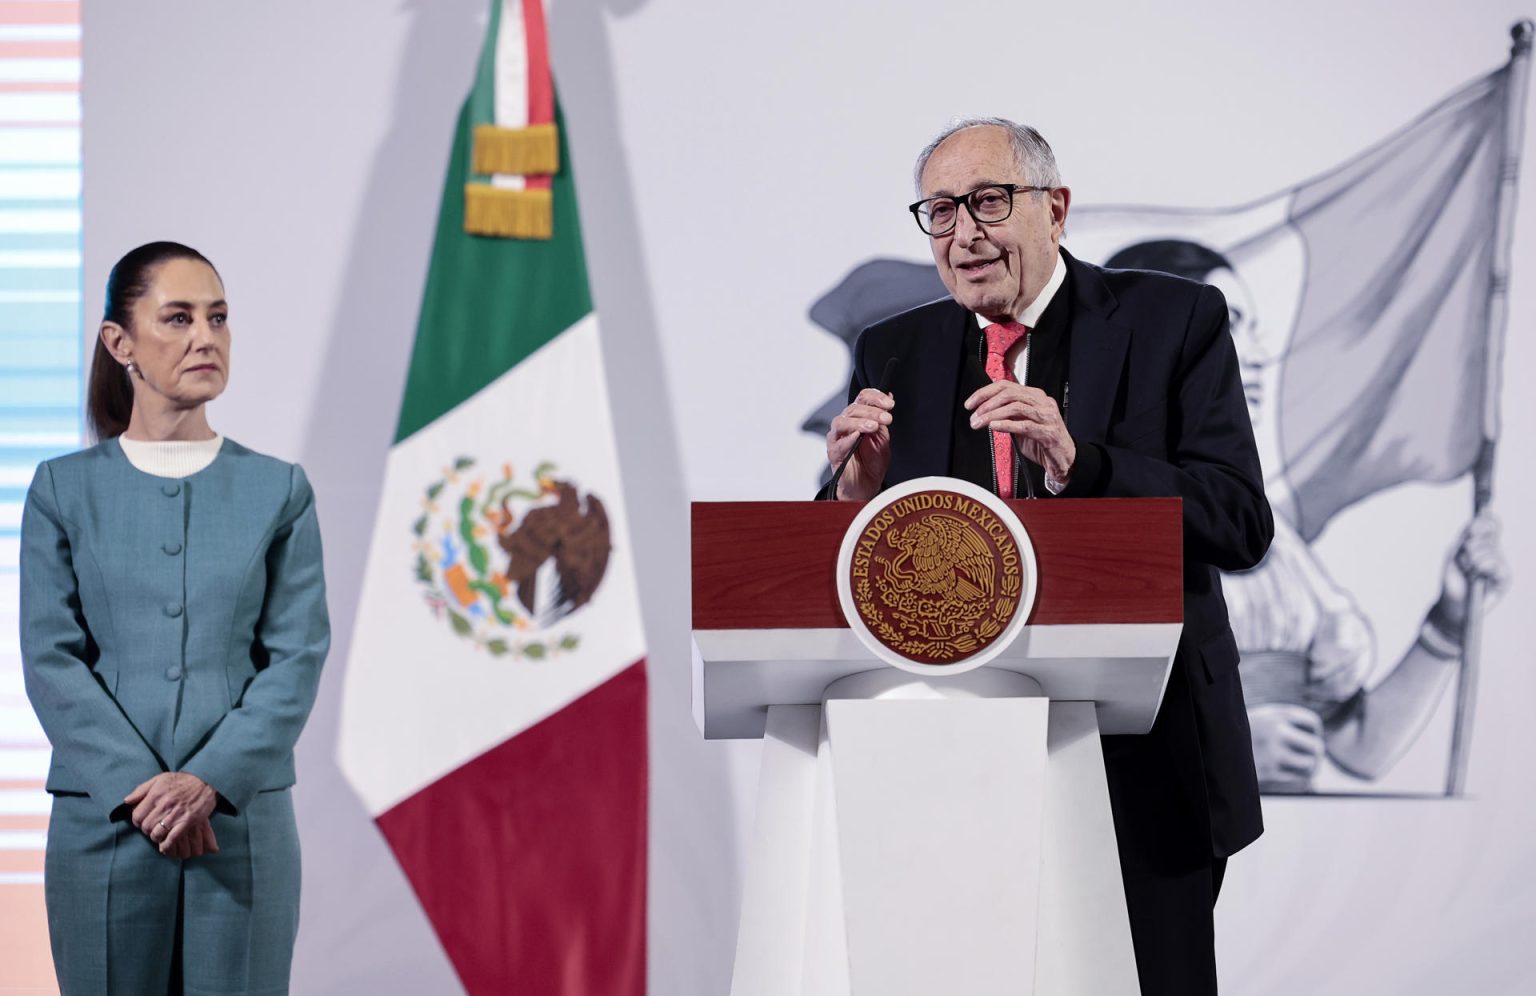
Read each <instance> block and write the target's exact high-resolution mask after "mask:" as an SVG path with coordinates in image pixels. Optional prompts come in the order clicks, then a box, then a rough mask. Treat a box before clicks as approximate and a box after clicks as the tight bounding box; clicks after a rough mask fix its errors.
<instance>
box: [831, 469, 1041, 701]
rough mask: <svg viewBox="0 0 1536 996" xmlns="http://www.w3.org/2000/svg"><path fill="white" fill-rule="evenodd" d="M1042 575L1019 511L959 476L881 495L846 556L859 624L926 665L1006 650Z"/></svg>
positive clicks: (852, 620)
mask: <svg viewBox="0 0 1536 996" xmlns="http://www.w3.org/2000/svg"><path fill="white" fill-rule="evenodd" d="M916 485H923V486H922V487H916ZM1034 580H1035V579H1034V553H1033V550H1032V549H1031V548H1030V546H1029V540H1028V536H1027V535H1026V534H1025V533H1024V529H1023V526H1022V525H1021V524H1020V523H1019V521H1018V518H1017V517H1016V516H1015V515H1014V514H1013V513H1012V511H1011V510H1009V509H1008V507H1007V506H1006V505H1005V504H1003V503H1002V502H1001V501H1000V500H999V499H997V498H996V496H994V495H991V494H989V493H987V492H984V491H982V490H981V489H979V488H975V487H973V486H972V485H969V484H967V483H966V482H963V481H956V480H951V479H949V478H927V479H925V480H923V481H916V482H910V483H909V484H908V485H905V486H903V487H901V488H898V489H895V490H893V491H891V492H887V493H886V494H884V495H882V496H881V497H880V498H878V499H876V501H874V502H871V503H870V505H869V506H867V507H866V508H865V509H864V510H863V512H861V513H860V515H859V517H858V518H857V519H856V520H855V521H854V524H853V526H852V527H850V529H849V532H848V534H847V536H846V538H845V540H844V544H843V556H842V557H841V558H840V559H839V578H838V585H839V591H840V593H842V592H846V594H845V595H844V598H843V601H844V614H845V615H847V616H848V620H849V625H850V626H852V627H853V628H854V630H855V631H856V632H858V633H859V634H860V636H862V637H864V638H865V639H866V642H869V641H871V640H872V641H873V643H874V646H872V647H871V649H876V650H877V653H879V652H880V651H881V650H883V651H884V652H883V653H879V655H880V656H882V657H884V658H885V659H887V660H889V661H890V662H891V663H894V664H897V665H898V666H902V664H903V663H910V664H917V665H923V666H924V667H922V668H921V670H925V671H931V670H934V669H935V666H939V667H940V668H941V669H943V670H962V669H965V668H962V667H960V665H963V664H967V663H969V664H970V666H978V665H979V664H980V663H985V659H989V658H990V657H991V656H993V654H986V652H987V651H988V650H989V649H995V650H996V651H1001V650H1002V649H1003V647H1004V646H1006V643H1007V641H1008V640H1011V638H1012V635H1013V633H1014V632H1016V630H1017V628H1018V627H1017V626H1016V625H1014V624H1015V621H1017V623H1018V624H1022V622H1023V619H1024V617H1025V616H1026V615H1028V612H1029V609H1030V607H1031V605H1032V604H1033V601H1034ZM850 609H851V610H852V611H851V612H850V611H849V610H850ZM1005 637H1006V639H1005ZM983 654H986V657H985V658H983V659H981V660H976V658H978V657H980V656H981V655H983Z"/></svg>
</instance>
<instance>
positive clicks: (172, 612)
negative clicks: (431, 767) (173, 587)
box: [165, 602, 181, 619]
mask: <svg viewBox="0 0 1536 996" xmlns="http://www.w3.org/2000/svg"><path fill="white" fill-rule="evenodd" d="M165 614H166V615H168V616H170V617H171V618H172V619H175V618H176V617H177V616H179V615H181V603H180V602H166V603H165Z"/></svg>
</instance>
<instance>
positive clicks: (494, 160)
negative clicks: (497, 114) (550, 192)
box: [473, 124, 560, 176]
mask: <svg viewBox="0 0 1536 996" xmlns="http://www.w3.org/2000/svg"><path fill="white" fill-rule="evenodd" d="M473 158H474V166H473V168H474V171H475V172H476V173H480V174H491V173H509V174H513V175H516V176H527V175H529V174H531V173H548V174H554V173H558V172H560V141H559V136H558V134H557V132H556V131H555V126H554V125H552V124H536V125H529V126H528V127H526V128H498V127H497V126H496V125H477V126H476V127H475V153H474V157H473Z"/></svg>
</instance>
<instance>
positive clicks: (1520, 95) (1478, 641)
mask: <svg viewBox="0 0 1536 996" xmlns="http://www.w3.org/2000/svg"><path fill="white" fill-rule="evenodd" d="M1533 33H1536V26H1533V25H1532V23H1531V21H1529V20H1521V21H1517V22H1515V24H1513V25H1512V26H1511V27H1510V29H1509V36H1510V38H1511V39H1512V40H1513V44H1512V45H1511V46H1510V49H1509V70H1508V71H1509V79H1508V81H1507V83H1506V84H1505V85H1506V90H1505V101H1504V168H1503V170H1502V171H1501V173H1500V177H1499V213H1498V219H1497V221H1496V222H1495V228H1494V241H1493V251H1494V259H1493V272H1492V273H1491V274H1490V277H1489V286H1488V366H1487V369H1486V371H1485V373H1484V381H1483V386H1484V390H1483V444H1482V447H1481V449H1480V450H1479V452H1478V455H1477V464H1476V466H1474V467H1473V468H1472V513H1473V515H1474V516H1475V515H1477V514H1478V513H1480V512H1482V511H1483V509H1485V508H1487V507H1488V505H1489V503H1490V502H1491V501H1492V500H1493V458H1494V451H1495V449H1496V447H1497V444H1498V438H1499V393H1500V391H1499V387H1500V373H1501V370H1502V368H1503V364H1504V329H1505V326H1506V325H1507V324H1508V322H1509V257H1510V244H1511V242H1512V241H1513V236H1514V231H1515V224H1514V222H1515V193H1516V186H1517V184H1518V182H1519V179H1520V143H1521V141H1522V139H1523V137H1524V134H1525V98H1526V91H1527V89H1528V88H1529V84H1530V76H1531V38H1532V34H1533ZM1487 596H1488V581H1487V579H1485V578H1474V577H1469V578H1468V579H1467V607H1466V617H1465V618H1464V619H1463V620H1462V630H1461V648H1462V649H1461V671H1460V673H1459V675H1458V677H1457V680H1456V725H1455V727H1454V728H1453V730H1452V733H1451V760H1450V768H1449V770H1448V771H1447V773H1446V781H1445V794H1446V795H1448V796H1460V795H1462V794H1463V793H1464V792H1465V791H1466V783H1467V755H1468V753H1469V747H1470V745H1471V742H1472V713H1473V709H1474V708H1475V707H1476V705H1477V677H1478V675H1477V671H1478V664H1479V662H1480V657H1481V654H1482V649H1483V606H1484V603H1485V601H1486V599H1487Z"/></svg>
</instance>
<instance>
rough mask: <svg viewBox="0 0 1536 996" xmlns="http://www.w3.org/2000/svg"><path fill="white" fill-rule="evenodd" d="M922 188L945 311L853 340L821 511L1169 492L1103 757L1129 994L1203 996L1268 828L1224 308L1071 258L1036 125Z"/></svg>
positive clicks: (937, 167)
mask: <svg viewBox="0 0 1536 996" xmlns="http://www.w3.org/2000/svg"><path fill="white" fill-rule="evenodd" d="M917 185H918V190H919V196H920V197H921V198H922V200H920V201H918V202H917V203H916V204H914V205H912V207H911V210H912V212H913V214H914V215H915V216H916V218H917V220H918V224H919V226H920V227H921V228H922V229H923V231H924V232H925V233H926V234H927V235H928V237H929V240H930V244H931V247H932V250H933V258H934V261H935V262H936V263H937V264H938V269H939V275H940V277H941V279H942V280H943V281H944V286H945V287H946V288H948V290H949V293H950V298H949V299H947V300H941V301H936V302H934V303H932V304H927V305H923V306H922V307H919V308H916V309H914V310H912V311H908V312H905V313H904V314H901V315H897V316H896V317H894V318H890V319H887V320H886V321H883V322H881V323H879V324H877V325H874V326H871V327H870V328H869V329H867V330H865V332H864V333H863V335H862V336H860V338H859V341H858V344H857V346H856V347H855V350H854V373H853V383H852V385H851V386H850V388H849V404H848V406H847V407H846V408H845V409H844V410H843V412H842V414H841V415H839V416H837V417H836V418H834V419H833V420H832V428H831V431H830V432H829V433H828V435H827V457H828V460H829V461H830V462H831V463H832V464H833V465H834V466H835V465H837V464H839V463H841V462H842V460H843V458H844V457H845V456H847V455H848V453H849V452H850V451H851V450H852V449H853V448H854V446H855V444H856V443H857V442H858V440H859V439H860V438H863V440H864V443H863V446H862V447H861V448H860V449H859V451H858V453H857V454H856V455H855V456H854V457H853V459H852V461H851V462H850V463H849V465H848V468H847V471H846V472H845V473H844V475H843V477H842V478H841V480H840V481H839V482H838V484H837V493H836V497H837V498H839V499H844V500H863V499H868V498H871V497H873V496H874V495H875V494H877V493H878V492H879V491H881V490H882V489H883V488H886V487H889V486H891V485H893V484H897V483H900V482H902V481H906V480H910V479H912V478H915V477H922V476H925V475H930V474H947V475H950V476H954V477H960V478H964V479H967V480H970V481H973V482H975V483H977V484H980V485H982V486H983V487H988V486H990V487H992V488H993V490H995V491H996V492H997V493H999V494H1002V495H1004V496H1006V497H1025V496H1026V495H1034V496H1037V497H1040V498H1049V497H1052V496H1056V495H1059V496H1061V497H1064V498H1077V497H1082V498H1091V497H1109V498H1129V497H1161V496H1178V497H1179V498H1182V499H1183V524H1184V561H1185V562H1184V630H1183V634H1182V636H1181V638H1180V641H1179V646H1178V650H1177V653H1176V657H1175V660H1174V666H1173V671H1172V676H1171V677H1170V679H1169V682H1168V686H1167V689H1166V690H1165V692H1164V696H1163V703H1162V706H1161V708H1160V710H1159V712H1158V716H1157V721H1156V723H1155V724H1154V725H1153V728H1152V731H1151V732H1150V733H1148V734H1147V735H1145V736H1132V737H1105V738H1104V740H1103V745H1104V757H1105V767H1106V770H1107V774H1108V779H1109V790H1110V803H1111V806H1112V808H1113V811H1114V819H1115V833H1116V837H1117V839H1118V843H1119V848H1120V863H1121V870H1122V873H1123V875H1124V879H1125V892H1126V903H1127V907H1128V910H1129V913H1130V919H1131V936H1132V940H1133V942H1134V944H1135V949H1136V964H1137V971H1138V974H1139V975H1140V978H1141V984H1142V990H1143V992H1144V993H1177V994H1181V996H1187V994H1195V993H1205V992H1210V993H1214V992H1215V991H1216V966H1215V942H1214V931H1213V923H1212V908H1213V905H1214V903H1215V899H1216V894H1217V892H1218V891H1219V889H1220V887H1221V879H1222V874H1223V872H1224V871H1225V867H1226V859H1227V857H1228V856H1229V855H1231V854H1233V853H1234V852H1236V851H1238V850H1239V849H1241V848H1242V847H1244V846H1245V845H1247V844H1248V843H1249V842H1251V841H1252V840H1254V839H1255V838H1256V837H1258V835H1259V834H1260V833H1261V832H1262V830H1263V825H1262V821H1261V819H1260V813H1259V795H1258V785H1257V781H1256V778H1255V775H1254V767H1253V754H1252V750H1251V747H1250V743H1249V735H1248V722H1247V717H1246V714H1245V710H1244V707H1243V693H1242V688H1241V685H1240V684H1239V682H1238V677H1237V661H1238V653H1237V646H1236V644H1235V642H1234V641H1233V638H1232V632H1231V629H1230V628H1229V627H1228V624H1227V610H1226V605H1225V603H1224V602H1223V601H1222V596H1221V585H1220V582H1219V580H1218V576H1217V571H1218V570H1227V571H1235V570H1243V569H1246V568H1248V567H1252V566H1253V565H1254V564H1257V563H1258V562H1259V560H1260V559H1261V558H1262V557H1263V556H1264V552H1265V550H1266V549H1267V548H1268V546H1269V541H1270V537H1271V536H1272V534H1273V531H1274V520H1273V518H1272V517H1271V514H1270V509H1269V504H1268V502H1267V501H1266V500H1265V497H1264V488H1263V484H1262V478H1261V475H1260V471H1259V459H1258V453H1257V450H1256V448H1255V446H1254V441H1253V429H1252V426H1251V425H1250V423H1249V420H1248V411H1247V407H1246V405H1245V403H1244V400H1243V390H1242V384H1241V382H1240V379H1239V375H1238V363H1237V355H1236V352H1235V350H1234V348H1233V344H1232V341H1231V336H1230V334H1229V332H1228V316H1227V306H1226V303H1225V301H1224V300H1223V298H1222V296H1221V293H1220V292H1219V291H1217V290H1216V289H1214V288H1212V287H1208V286H1204V285H1201V284H1198V283H1195V282H1192V281H1188V280H1182V279H1179V278H1177V277H1170V276H1167V275H1164V274H1156V273H1149V272H1142V271H1135V270H1104V269H1100V268H1098V267H1095V266H1090V265H1087V264H1085V263H1081V262H1078V261H1077V260H1075V259H1073V258H1072V257H1071V255H1069V254H1068V253H1067V252H1066V251H1065V250H1063V249H1062V248H1061V245H1060V243H1061V235H1062V231H1063V228H1064V227H1065V224H1066V220H1067V209H1068V206H1069V204H1070V202H1071V192H1070V191H1069V190H1068V189H1067V188H1066V187H1064V186H1062V185H1061V179H1060V176H1059V174H1058V172H1057V169H1056V163H1055V158H1054V156H1053V154H1052V153H1051V150H1050V146H1048V145H1047V144H1046V143H1045V140H1044V139H1043V138H1041V137H1040V135H1039V133H1038V132H1036V131H1034V129H1032V128H1025V127H1021V126H1019V125H1016V124H1014V123H1012V122H1009V121H1004V120H1001V119H982V120H973V121H967V122H962V123H961V124H960V125H957V126H955V127H953V128H951V129H950V130H948V131H946V132H944V133H943V134H941V135H940V136H939V137H938V138H937V139H935V140H934V142H933V143H932V144H930V145H929V147H928V148H927V149H925V150H924V151H923V153H922V155H921V156H920V157H919V159H918V163H917ZM892 357H895V358H897V360H898V362H897V365H896V367H895V368H894V370H893V371H892V382H891V383H890V384H889V385H886V387H887V390H886V391H880V390H877V389H876V388H875V386H874V385H875V384H876V382H877V380H878V379H879V378H880V377H881V376H882V374H883V373H884V372H885V370H886V365H887V361H888V360H889V359H891V358H892ZM1021 458H1022V459H1021Z"/></svg>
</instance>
